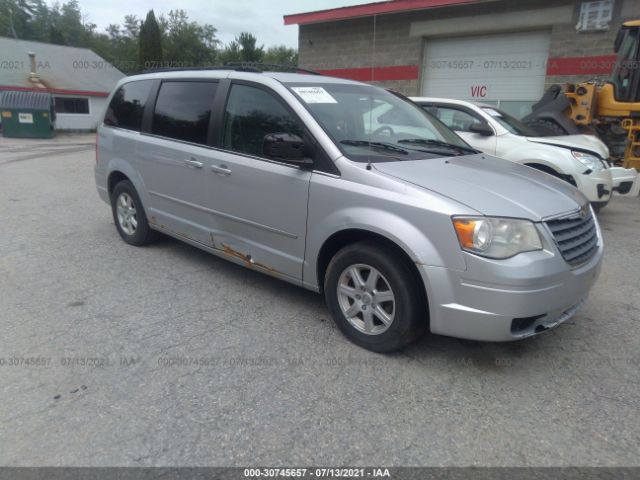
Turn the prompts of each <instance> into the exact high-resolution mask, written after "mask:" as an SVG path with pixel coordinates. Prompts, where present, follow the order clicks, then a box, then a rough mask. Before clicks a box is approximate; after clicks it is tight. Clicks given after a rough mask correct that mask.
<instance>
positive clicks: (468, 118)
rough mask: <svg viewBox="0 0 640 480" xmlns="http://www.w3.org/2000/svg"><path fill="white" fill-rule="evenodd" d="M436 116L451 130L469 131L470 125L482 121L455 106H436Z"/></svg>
mask: <svg viewBox="0 0 640 480" xmlns="http://www.w3.org/2000/svg"><path fill="white" fill-rule="evenodd" d="M436 116H437V117H438V119H440V121H441V122H442V123H444V124H445V125H446V126H447V127H449V128H450V129H451V130H455V131H456V132H470V131H471V125H473V124H474V123H477V124H480V123H482V122H481V121H480V119H479V118H477V117H475V116H473V115H471V114H470V113H467V112H464V111H462V110H458V109H457V108H448V107H440V106H439V107H438V110H437V113H436Z"/></svg>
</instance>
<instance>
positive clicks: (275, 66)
mask: <svg viewBox="0 0 640 480" xmlns="http://www.w3.org/2000/svg"><path fill="white" fill-rule="evenodd" d="M224 65H225V66H226V67H233V68H234V69H237V68H248V69H253V70H257V71H260V72H299V73H308V74H309V75H322V74H321V73H320V72H316V71H315V70H309V69H306V68H300V67H298V66H297V65H284V64H279V63H262V62H227V63H225V64H224Z"/></svg>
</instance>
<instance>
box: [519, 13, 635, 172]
mask: <svg viewBox="0 0 640 480" xmlns="http://www.w3.org/2000/svg"><path fill="white" fill-rule="evenodd" d="M614 50H615V52H616V54H617V59H616V63H615V66H614V69H613V73H612V74H611V77H610V78H609V79H608V80H606V81H604V82H602V81H599V82H598V81H588V82H584V83H578V84H568V85H565V87H564V88H562V87H560V86H559V85H553V86H552V87H551V88H550V89H549V90H548V91H547V92H546V93H545V94H544V96H543V97H542V99H541V100H540V101H539V102H538V103H536V104H535V105H534V106H533V107H532V113H531V114H529V115H527V116H526V117H524V118H523V119H522V120H523V122H524V123H526V124H527V125H529V126H530V127H532V128H534V129H535V130H537V131H538V132H539V133H540V135H543V136H552V135H573V134H579V133H593V134H596V135H598V136H599V137H600V139H601V140H602V141H603V142H604V143H605V144H606V145H607V146H608V147H609V152H610V154H611V160H612V161H613V162H614V163H618V164H622V165H623V166H624V167H626V168H635V169H637V170H640V20H634V21H630V22H625V23H624V24H623V25H622V27H621V28H620V30H619V31H618V35H617V37H616V40H615V45H614Z"/></svg>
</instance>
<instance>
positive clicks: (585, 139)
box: [527, 135, 609, 160]
mask: <svg viewBox="0 0 640 480" xmlns="http://www.w3.org/2000/svg"><path fill="white" fill-rule="evenodd" d="M527 140H529V141H530V142H534V143H544V144H547V145H553V146H557V147H562V148H577V149H580V150H589V151H592V152H594V153H597V154H598V155H600V158H603V159H605V160H606V159H608V158H609V149H608V148H607V146H606V145H605V144H604V143H603V142H602V140H600V139H599V138H598V137H596V136H595V135H563V136H560V137H527Z"/></svg>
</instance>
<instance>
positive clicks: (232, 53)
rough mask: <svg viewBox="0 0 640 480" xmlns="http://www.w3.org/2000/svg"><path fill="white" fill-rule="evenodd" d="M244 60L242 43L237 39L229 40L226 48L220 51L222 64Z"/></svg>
mask: <svg viewBox="0 0 640 480" xmlns="http://www.w3.org/2000/svg"><path fill="white" fill-rule="evenodd" d="M240 61H242V56H241V52H240V44H239V43H238V42H236V41H232V42H229V43H228V44H227V46H226V47H224V50H222V52H220V62H221V63H222V64H225V63H231V62H240Z"/></svg>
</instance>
